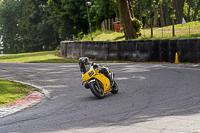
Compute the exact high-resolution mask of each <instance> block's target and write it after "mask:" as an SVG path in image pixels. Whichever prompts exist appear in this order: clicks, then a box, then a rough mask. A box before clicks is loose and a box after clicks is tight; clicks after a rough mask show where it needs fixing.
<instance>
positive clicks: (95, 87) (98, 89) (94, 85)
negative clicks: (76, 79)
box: [89, 82, 105, 99]
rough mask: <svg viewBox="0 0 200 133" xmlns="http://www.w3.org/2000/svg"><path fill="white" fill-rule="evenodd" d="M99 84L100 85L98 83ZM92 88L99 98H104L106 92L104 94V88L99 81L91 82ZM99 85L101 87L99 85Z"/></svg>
mask: <svg viewBox="0 0 200 133" xmlns="http://www.w3.org/2000/svg"><path fill="white" fill-rule="evenodd" d="M97 84H98V85H97ZM89 85H90V90H91V91H92V93H93V94H94V95H95V96H96V97H97V98H99V99H103V98H104V96H105V94H104V89H103V87H102V85H101V84H99V83H97V82H91V83H90V84H89ZM98 86H99V87H98Z"/></svg>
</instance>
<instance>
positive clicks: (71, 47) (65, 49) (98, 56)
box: [61, 39, 200, 63]
mask: <svg viewBox="0 0 200 133" xmlns="http://www.w3.org/2000/svg"><path fill="white" fill-rule="evenodd" d="M61 53H62V55H63V56H65V57H66V58H77V59H78V58H79V57H83V56H87V57H89V58H91V59H95V60H102V61H109V60H116V61H134V62H150V61H153V62H171V63H174V61H175V55H176V53H178V57H179V62H192V63H199V62H200V39H166V40H134V41H118V42H106V41H93V42H92V41H85V42H81V41H76V42H73V41H62V42H61Z"/></svg>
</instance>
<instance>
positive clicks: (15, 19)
mask: <svg viewBox="0 0 200 133" xmlns="http://www.w3.org/2000/svg"><path fill="white" fill-rule="evenodd" d="M22 4H23V2H21V1H13V0H7V1H3V2H2V4H1V5H0V18H1V19H0V25H1V30H0V34H1V35H2V36H3V39H2V41H3V47H4V49H3V52H4V53H18V52H21V45H20V44H21V43H20V42H21V35H20V31H19V19H20V18H21V12H22V10H21V8H22Z"/></svg>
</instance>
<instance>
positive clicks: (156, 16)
mask: <svg viewBox="0 0 200 133" xmlns="http://www.w3.org/2000/svg"><path fill="white" fill-rule="evenodd" d="M158 1H159V0H156V3H155V5H158ZM155 5H154V6H155ZM153 26H154V27H157V26H158V8H156V9H155V11H154V21H153Z"/></svg>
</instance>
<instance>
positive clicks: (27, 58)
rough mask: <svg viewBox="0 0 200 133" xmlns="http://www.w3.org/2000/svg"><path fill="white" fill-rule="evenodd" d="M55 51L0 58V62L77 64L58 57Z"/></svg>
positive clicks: (75, 61) (74, 61)
mask: <svg viewBox="0 0 200 133" xmlns="http://www.w3.org/2000/svg"><path fill="white" fill-rule="evenodd" d="M58 51H59V50H56V51H43V52H33V53H21V54H14V55H4V56H0V62H5V63H77V62H78V60H68V59H65V58H62V57H58V56H56V55H55V54H56V53H57V52H58Z"/></svg>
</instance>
